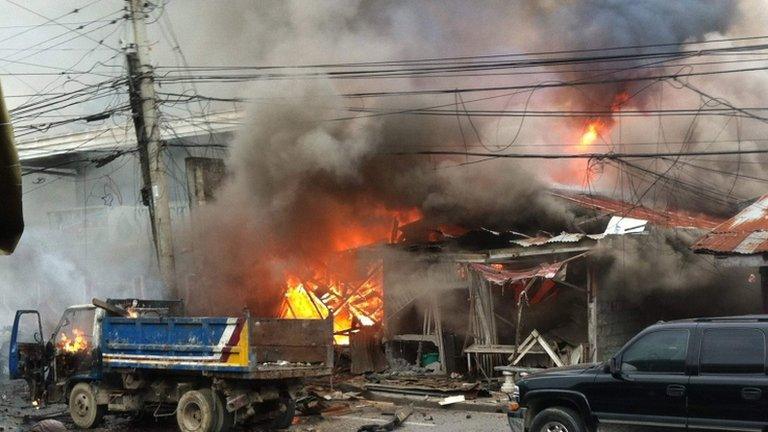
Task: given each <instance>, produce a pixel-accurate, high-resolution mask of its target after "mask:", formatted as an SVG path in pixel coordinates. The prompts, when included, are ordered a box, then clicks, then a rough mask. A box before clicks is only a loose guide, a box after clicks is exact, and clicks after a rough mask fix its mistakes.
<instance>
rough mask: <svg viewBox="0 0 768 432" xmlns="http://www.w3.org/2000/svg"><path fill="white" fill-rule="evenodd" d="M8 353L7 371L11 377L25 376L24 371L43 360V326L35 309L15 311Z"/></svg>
mask: <svg viewBox="0 0 768 432" xmlns="http://www.w3.org/2000/svg"><path fill="white" fill-rule="evenodd" d="M8 354H9V357H8V371H9V373H10V375H11V378H13V379H20V378H25V372H28V371H29V369H30V368H33V367H34V365H35V364H36V363H38V362H39V361H40V360H43V357H44V354H45V347H44V345H43V326H42V323H41V322H40V314H39V313H38V312H37V311H35V310H20V311H16V318H14V320H13V330H12V331H11V347H10V352H9V353H8Z"/></svg>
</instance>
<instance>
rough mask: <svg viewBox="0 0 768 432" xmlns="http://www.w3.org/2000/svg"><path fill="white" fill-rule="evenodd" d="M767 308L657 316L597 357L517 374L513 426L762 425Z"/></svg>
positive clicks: (549, 431) (576, 431)
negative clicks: (668, 318) (601, 359)
mask: <svg viewBox="0 0 768 432" xmlns="http://www.w3.org/2000/svg"><path fill="white" fill-rule="evenodd" d="M767 333H768V315H765V316H762V315H761V316H741V317H727V318H701V319H693V320H685V321H674V322H667V323H659V324H656V325H653V326H651V327H648V328H647V329H645V330H643V331H642V332H641V333H640V334H638V335H637V336H635V337H634V338H632V340H630V341H629V342H628V343H627V344H626V345H625V346H624V347H623V348H622V349H621V350H620V351H619V352H618V353H617V354H616V355H615V356H614V357H613V358H612V359H611V360H609V361H608V362H606V363H603V364H597V365H582V366H578V367H567V368H558V369H549V370H547V371H544V372H540V373H535V374H532V375H529V376H527V377H525V378H523V379H521V380H519V381H518V383H517V386H518V389H517V391H518V392H519V393H517V395H516V396H515V398H517V400H516V401H513V402H512V403H511V404H510V407H509V413H508V415H509V423H510V426H512V429H513V430H515V431H521V430H523V429H525V430H530V431H531V432H585V431H595V430H596V429H597V425H598V424H601V425H604V424H624V425H640V426H642V425H645V426H658V427H663V428H689V429H720V430H738V431H752V430H754V431H762V430H765V429H766V427H768V375H766V355H765V354H766V334H767Z"/></svg>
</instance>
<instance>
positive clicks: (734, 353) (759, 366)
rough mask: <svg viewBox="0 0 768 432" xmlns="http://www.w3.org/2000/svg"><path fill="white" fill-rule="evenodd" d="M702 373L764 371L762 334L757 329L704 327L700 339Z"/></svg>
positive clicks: (755, 372) (763, 337) (754, 372)
mask: <svg viewBox="0 0 768 432" xmlns="http://www.w3.org/2000/svg"><path fill="white" fill-rule="evenodd" d="M700 364H701V373H711V374H714V373H722V374H763V373H765V335H764V334H763V332H762V331H760V330H758V329H731V328H723V329H707V330H704V337H703V338H702V340H701V357H700Z"/></svg>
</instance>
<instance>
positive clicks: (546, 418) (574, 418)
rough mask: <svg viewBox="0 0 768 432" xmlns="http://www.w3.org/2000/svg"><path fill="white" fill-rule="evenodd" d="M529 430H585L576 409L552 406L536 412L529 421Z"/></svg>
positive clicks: (547, 431)
mask: <svg viewBox="0 0 768 432" xmlns="http://www.w3.org/2000/svg"><path fill="white" fill-rule="evenodd" d="M530 432H586V428H585V427H584V421H583V420H582V418H581V416H580V415H579V414H578V413H577V412H576V411H574V410H572V409H570V408H565V407H553V408H547V409H544V410H542V411H541V412H539V413H538V414H536V417H534V418H533V422H532V423H531V428H530Z"/></svg>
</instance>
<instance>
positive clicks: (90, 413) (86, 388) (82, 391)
mask: <svg viewBox="0 0 768 432" xmlns="http://www.w3.org/2000/svg"><path fill="white" fill-rule="evenodd" d="M106 413H107V407H106V405H97V404H96V394H95V393H94V391H93V387H92V386H91V384H90V383H85V382H81V383H77V384H75V386H74V387H72V391H71V392H69V415H70V417H72V421H73V422H75V424H76V425H77V427H79V428H81V429H90V428H92V427H94V426H96V425H98V424H99V423H101V421H102V420H103V419H104V414H106Z"/></svg>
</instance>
